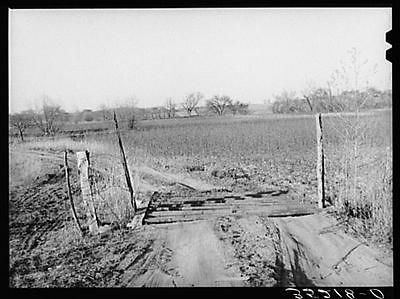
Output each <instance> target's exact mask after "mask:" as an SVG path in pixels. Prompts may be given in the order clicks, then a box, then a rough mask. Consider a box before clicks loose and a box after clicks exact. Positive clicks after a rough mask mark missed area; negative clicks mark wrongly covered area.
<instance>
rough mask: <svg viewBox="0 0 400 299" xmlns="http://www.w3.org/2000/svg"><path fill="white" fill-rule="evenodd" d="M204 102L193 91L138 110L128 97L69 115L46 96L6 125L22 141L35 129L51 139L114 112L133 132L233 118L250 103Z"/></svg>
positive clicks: (220, 98) (217, 99)
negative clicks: (171, 122)
mask: <svg viewBox="0 0 400 299" xmlns="http://www.w3.org/2000/svg"><path fill="white" fill-rule="evenodd" d="M203 100H204V95H203V94H202V93H200V92H194V93H190V94H188V95H187V96H185V98H184V100H183V102H181V103H180V104H177V103H176V102H175V101H174V100H173V99H172V98H167V99H166V101H165V103H164V105H163V106H160V107H152V108H139V107H137V103H138V101H137V100H136V98H134V97H129V98H127V99H126V100H125V101H124V102H123V103H122V104H118V105H114V106H106V105H101V106H100V107H99V109H98V110H96V111H92V110H90V109H85V110H83V111H77V112H74V113H68V112H66V111H65V110H63V109H62V108H61V106H60V105H58V104H54V102H53V101H52V100H51V99H50V98H49V97H48V96H43V98H42V105H41V106H40V107H39V108H36V109H30V110H26V111H22V112H19V113H14V114H11V115H9V125H10V126H12V127H14V128H15V129H16V130H17V131H18V134H19V136H20V138H21V140H22V141H23V140H24V135H25V132H26V130H27V129H28V128H36V129H38V130H39V131H40V132H41V134H42V135H43V136H52V135H55V134H56V133H58V132H60V131H61V130H62V128H63V125H64V124H65V123H68V122H69V123H75V124H78V123H80V122H92V121H111V120H112V117H113V113H114V111H115V112H116V115H117V118H118V120H120V121H121V122H123V123H125V124H126V125H127V127H128V128H129V129H134V128H135V126H136V123H137V121H139V120H148V119H169V118H177V117H192V116H199V115H200V114H214V115H217V116H222V115H225V114H227V113H231V114H232V115H237V114H247V113H248V106H249V104H246V103H243V102H241V101H238V100H237V101H234V100H233V99H232V98H231V97H229V96H226V95H222V96H218V95H216V96H213V97H212V98H210V99H207V100H205V106H202V107H201V106H200V104H201V102H202V101H203ZM200 110H202V111H200Z"/></svg>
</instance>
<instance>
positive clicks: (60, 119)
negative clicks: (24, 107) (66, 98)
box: [31, 96, 66, 135]
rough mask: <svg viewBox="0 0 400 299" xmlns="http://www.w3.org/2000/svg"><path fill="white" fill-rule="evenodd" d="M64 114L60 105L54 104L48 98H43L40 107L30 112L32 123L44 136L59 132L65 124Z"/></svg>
mask: <svg viewBox="0 0 400 299" xmlns="http://www.w3.org/2000/svg"><path fill="white" fill-rule="evenodd" d="M65 117H66V113H65V112H64V111H63V110H62V109H61V106H60V105H57V104H54V103H53V101H52V100H51V99H50V98H49V97H48V96H43V98H42V107H41V108H39V109H37V110H36V111H32V113H31V120H32V123H33V124H34V125H35V126H36V127H38V128H39V129H40V130H41V131H42V132H43V134H44V135H54V134H56V133H57V132H58V131H60V130H61V127H62V125H63V124H64V122H65Z"/></svg>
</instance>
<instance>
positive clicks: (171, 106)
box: [165, 98, 176, 118]
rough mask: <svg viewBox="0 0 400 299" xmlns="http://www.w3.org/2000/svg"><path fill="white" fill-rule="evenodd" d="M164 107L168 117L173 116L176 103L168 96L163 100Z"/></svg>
mask: <svg viewBox="0 0 400 299" xmlns="http://www.w3.org/2000/svg"><path fill="white" fill-rule="evenodd" d="M165 109H166V110H167V115H168V118H174V117H175V115H176V103H175V102H174V101H173V100H172V98H168V99H167V101H166V102H165Z"/></svg>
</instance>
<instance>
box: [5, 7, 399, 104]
mask: <svg viewBox="0 0 400 299" xmlns="http://www.w3.org/2000/svg"><path fill="white" fill-rule="evenodd" d="M9 19H10V20H9V22H10V33H9V34H10V35H9V41H10V42H9V51H10V57H9V70H10V76H9V78H10V87H9V91H10V99H9V111H10V112H16V111H21V110H25V109H29V108H34V107H35V105H37V104H39V103H40V98H41V97H42V96H43V95H48V96H49V97H51V98H52V99H53V100H54V102H56V103H58V104H60V105H61V106H62V107H63V108H64V109H66V110H67V111H75V110H77V109H86V108H88V109H96V108H98V107H99V106H101V105H102V104H110V105H111V104H112V103H113V102H115V101H123V99H125V98H127V97H129V96H135V97H136V98H137V99H138V105H139V106H141V107H151V106H159V105H163V104H164V102H165V100H166V98H168V97H171V98H172V99H174V100H175V101H176V102H178V103H179V102H181V101H182V99H183V97H184V96H185V95H186V94H188V93H190V92H194V91H200V92H202V93H203V94H204V95H205V96H206V97H211V96H213V95H215V94H226V95H229V96H231V97H232V98H234V99H237V100H241V101H244V102H248V103H263V102H264V100H268V99H272V97H273V95H274V94H277V93H279V92H281V91H282V90H283V89H286V90H294V91H297V92H300V91H301V90H303V89H304V88H305V87H306V86H307V84H308V82H310V81H312V82H314V84H315V85H325V84H326V81H327V80H328V78H329V76H330V74H331V73H332V72H333V70H334V69H335V68H338V67H339V66H340V60H341V59H344V58H345V57H346V55H347V51H348V50H350V49H351V48H352V47H356V48H357V49H358V50H359V51H360V52H361V54H360V55H361V56H362V57H363V58H367V59H368V62H369V64H371V65H372V64H376V65H377V70H376V73H375V74H374V75H372V76H370V78H369V81H370V84H371V85H373V86H376V87H378V88H381V89H383V88H391V64H390V63H388V62H387V61H386V60H385V50H386V49H388V48H389V47H390V46H389V45H388V44H387V43H385V32H386V31H388V30H390V29H391V23H392V19H391V9H385V8H378V9H377V8H373V9H179V10H10V13H9Z"/></svg>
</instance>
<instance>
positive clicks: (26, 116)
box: [8, 111, 33, 141]
mask: <svg viewBox="0 0 400 299" xmlns="http://www.w3.org/2000/svg"><path fill="white" fill-rule="evenodd" d="M8 121H9V124H10V125H11V126H13V127H15V128H16V129H17V130H18V132H19V136H20V137H21V141H24V133H25V130H26V129H27V128H29V127H32V126H33V122H32V114H31V113H30V112H29V111H26V112H21V113H15V114H12V115H10V116H9V120H8Z"/></svg>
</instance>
